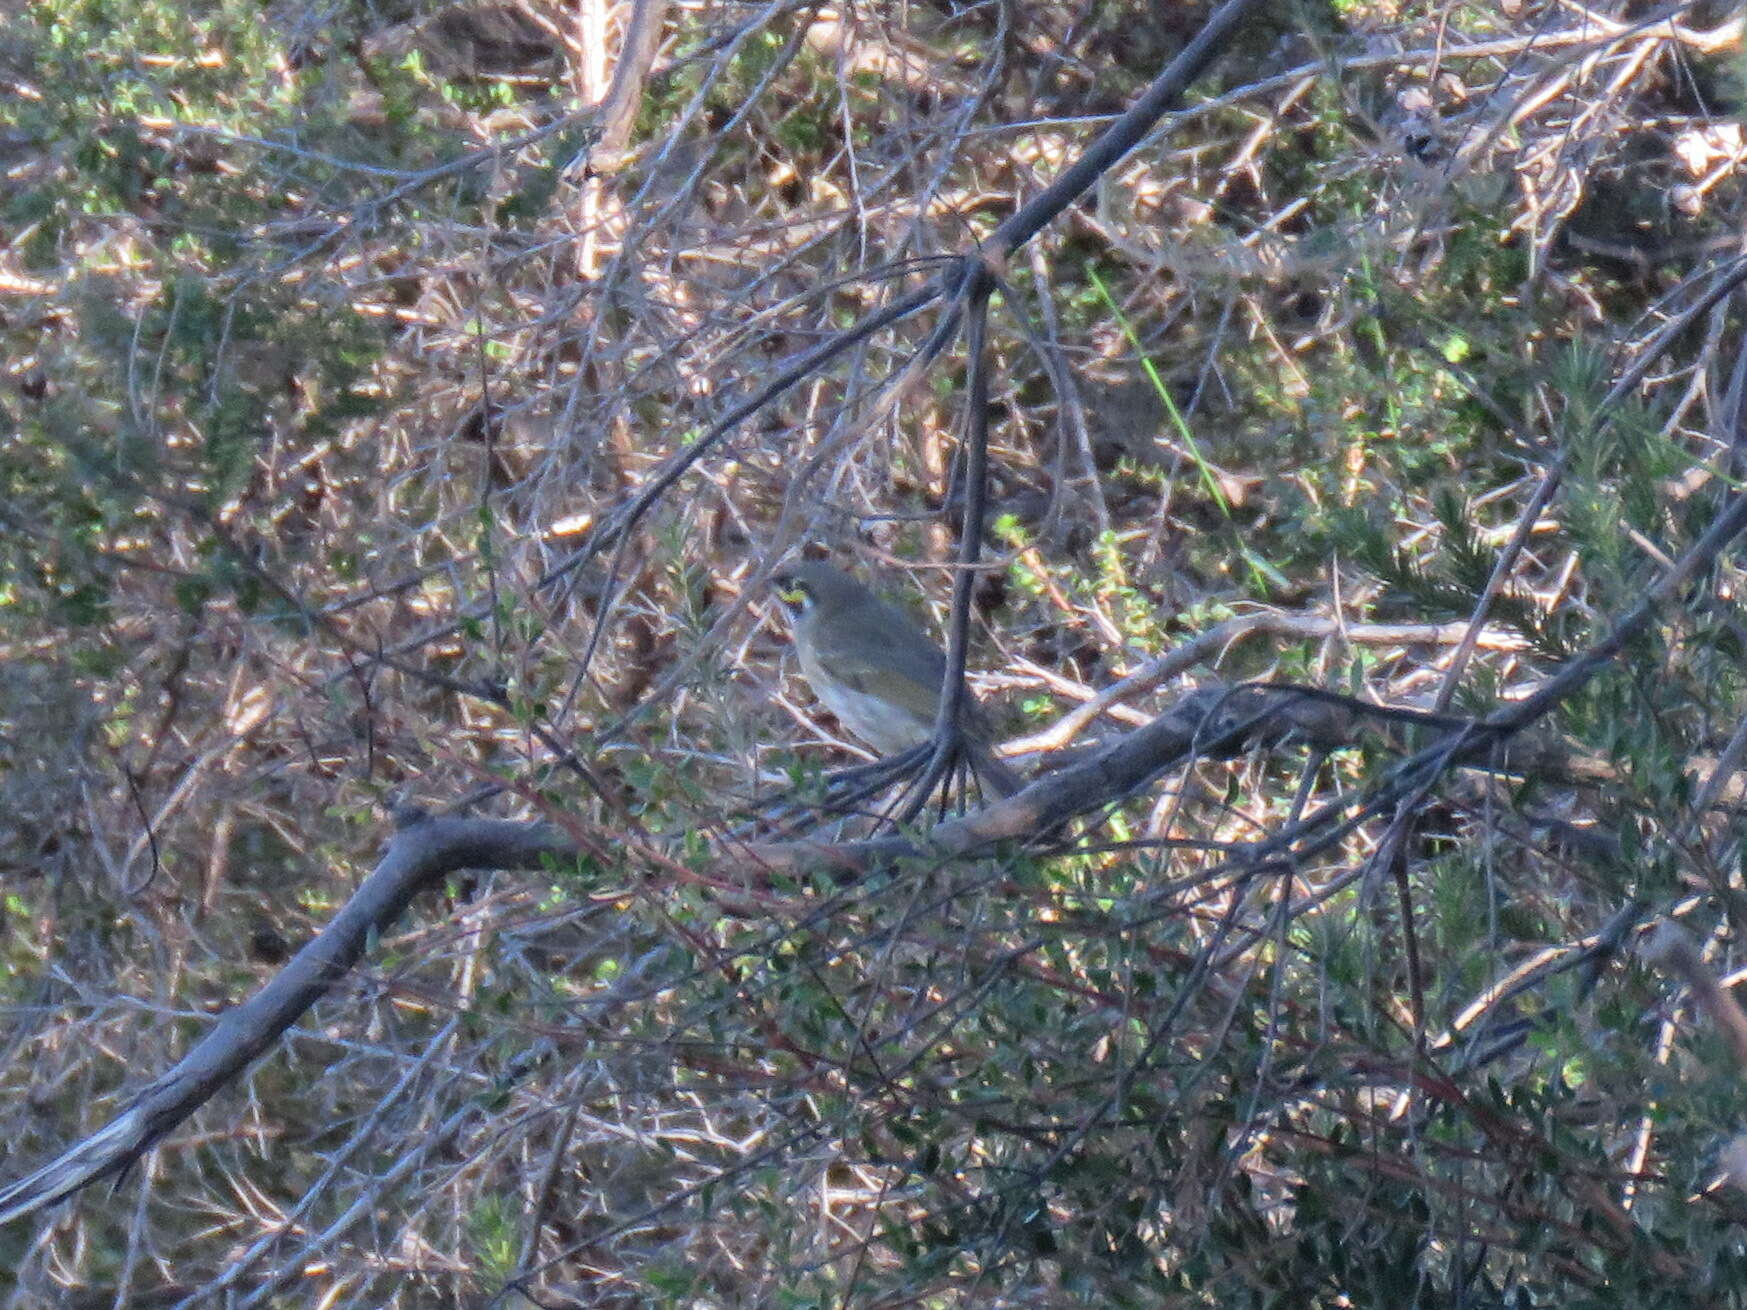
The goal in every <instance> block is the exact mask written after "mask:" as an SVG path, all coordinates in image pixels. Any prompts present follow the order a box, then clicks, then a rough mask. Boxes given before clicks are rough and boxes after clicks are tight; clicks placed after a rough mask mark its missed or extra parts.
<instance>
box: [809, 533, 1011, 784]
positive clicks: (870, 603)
mask: <svg viewBox="0 0 1747 1310" xmlns="http://www.w3.org/2000/svg"><path fill="white" fill-rule="evenodd" d="M774 582H775V586H776V594H777V598H778V599H779V600H781V601H782V603H783V606H784V608H785V609H786V610H787V611H788V615H789V623H790V626H791V627H792V628H793V630H794V634H795V653H796V654H797V655H798V656H799V657H800V661H801V672H802V673H803V674H804V675H805V676H806V679H807V685H808V686H810V687H811V688H812V689H813V694H814V695H815V696H817V697H818V698H819V699H820V700H821V701H823V702H824V704H825V707H826V708H827V709H829V710H830V711H831V712H832V713H833V714H835V715H836V716H837V718H838V721H839V722H840V723H842V724H843V726H844V727H846V728H848V729H849V731H851V732H852V733H854V734H855V735H856V736H857V737H860V738H861V739H862V740H863V741H865V742H866V743H867V744H868V745H869V746H872V747H873V748H874V749H875V750H876V751H878V752H880V754H882V755H896V754H898V753H900V752H902V751H906V750H909V749H910V748H911V747H913V746H919V745H921V744H922V743H923V742H925V741H927V740H929V738H930V737H932V736H933V735H934V717H935V714H936V713H937V711H938V709H939V706H940V688H941V685H942V684H943V683H944V682H945V681H946V656H945V655H944V654H942V653H941V650H940V648H939V647H938V646H936V645H935V644H934V643H933V642H932V641H930V640H929V639H928V637H927V635H926V634H924V633H923V631H922V629H921V628H919V627H917V626H916V623H915V622H914V620H912V619H911V618H910V616H909V615H907V614H905V613H904V612H903V611H902V610H900V609H898V608H897V607H896V606H893V605H888V604H887V603H886V602H885V601H883V600H881V599H880V598H879V597H878V596H876V595H874V593H873V592H872V591H871V590H869V589H868V588H867V587H864V586H863V585H862V584H861V583H859V582H857V581H856V580H855V579H854V578H852V577H850V576H849V575H848V574H845V573H840V572H839V571H838V570H836V569H834V568H832V567H831V566H830V565H829V564H823V563H817V562H814V561H810V560H802V561H799V562H797V563H793V564H790V565H788V566H786V567H785V568H784V569H783V570H782V571H781V572H779V573H778V574H777V575H776V578H775V579H774ZM959 729H960V732H961V733H962V735H963V739H964V746H965V750H966V752H967V754H968V755H969V757H970V763H971V767H972V768H973V769H975V770H976V772H977V776H978V777H979V778H981V779H982V781H983V783H984V784H985V785H986V786H987V787H988V788H989V789H990V790H992V791H994V792H996V793H997V794H999V795H1001V796H1011V795H1013V793H1014V792H1016V791H1018V790H1019V789H1020V788H1021V787H1023V786H1024V785H1025V782H1024V780H1023V779H1022V778H1020V777H1019V775H1018V774H1016V773H1014V772H1013V770H1012V769H1010V768H1008V767H1007V766H1006V765H1005V764H1003V763H1001V761H1000V760H998V759H996V758H995V757H994V755H992V754H991V753H990V751H989V744H988V743H989V727H988V722H987V720H986V719H985V718H984V716H983V713H982V708H981V707H980V706H979V705H978V704H977V703H976V701H974V700H972V699H971V698H970V695H969V693H968V691H967V693H966V696H965V699H964V701H963V702H962V707H961V715H960V722H959Z"/></svg>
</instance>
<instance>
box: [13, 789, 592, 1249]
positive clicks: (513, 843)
mask: <svg viewBox="0 0 1747 1310" xmlns="http://www.w3.org/2000/svg"><path fill="white" fill-rule="evenodd" d="M575 854H576V843H574V842H573V841H571V840H570V839H569V838H567V837H565V836H564V835H563V834H562V833H560V832H558V831H557V830H556V829H554V828H549V827H547V826H545V825H542V824H525V823H510V822H505V821H502V820H495V819H452V818H429V817H425V816H420V817H417V818H415V819H413V820H412V821H411V822H409V823H407V824H406V825H405V826H404V827H402V828H401V830H400V831H399V832H397V833H396V834H395V835H394V837H393V839H392V840H391V841H390V842H389V843H388V850H387V851H386V852H385V853H384V854H383V857H382V861H381V863H379V864H378V865H377V866H376V868H375V870H374V871H373V872H372V873H371V874H370V876H369V877H367V878H366V879H365V880H364V882H363V883H362V885H360V886H359V888H358V890H357V891H356V892H354V893H353V895H352V898H351V899H350V900H348V901H347V902H346V903H345V905H343V906H342V907H341V908H340V911H339V913H338V914H336V915H334V917H333V919H332V921H330V922H329V924H328V926H327V927H325V928H323V929H322V930H321V932H319V933H317V934H316V935H315V937H313V938H312V939H311V940H310V941H309V943H308V944H307V945H306V946H304V948H303V949H302V950H300V951H299V952H298V953H297V954H296V955H295V956H293V957H292V959H291V962H290V963H289V964H287V965H286V966H285V968H284V969H282V970H281V971H280V972H279V974H278V975H277V976H276V977H275V978H274V979H273V980H272V981H271V982H270V983H268V984H267V985H266V986H265V987H263V988H262V989H261V990H260V991H259V992H257V993H256V994H255V995H254V996H253V997H251V998H250V999H249V1000H247V1001H245V1002H243V1003H242V1004H241V1005H238V1006H236V1007H235V1008H233V1009H230V1010H227V1011H225V1013H224V1014H222V1015H220V1016H219V1018H218V1021H217V1022H216V1023H214V1024H213V1025H212V1029H211V1031H209V1032H208V1033H207V1034H206V1036H204V1037H202V1038H201V1039H200V1040H199V1041H198V1042H196V1043H195V1044H194V1049H192V1050H191V1051H189V1052H188V1054H187V1055H185V1056H183V1057H182V1059H181V1060H180V1061H178V1062H177V1064H176V1066H175V1067H174V1068H173V1069H171V1070H170V1071H169V1072H168V1073H166V1074H165V1075H164V1076H163V1077H161V1078H159V1079H158V1080H157V1081H156V1082H154V1083H152V1084H151V1085H150V1086H149V1087H147V1088H146V1089H145V1090H144V1091H142V1092H140V1093H139V1094H138V1095H137V1096H135V1097H134V1099H133V1101H132V1102H131V1103H130V1104H129V1106H128V1108H127V1109H126V1110H124V1111H123V1112H122V1113H121V1114H120V1115H119V1116H117V1117H116V1118H115V1119H114V1120H112V1121H111V1122H110V1123H109V1124H108V1125H107V1126H105V1127H104V1128H102V1129H100V1130H99V1131H98V1132H96V1133H95V1134H93V1135H92V1136H90V1137H88V1138H86V1139H85V1140H84V1141H82V1142H80V1143H79V1144H78V1145H77V1146H75V1147H73V1148H72V1149H71V1150H69V1151H66V1152H64V1153H63V1154H62V1155H61V1156H59V1157H58V1158H57V1159H55V1160H53V1161H51V1162H50V1163H49V1164H47V1165H44V1166H43V1167H42V1168H41V1169H38V1170H37V1171H36V1172H35V1173H33V1174H31V1175H30V1176H29V1177H27V1178H23V1179H20V1180H19V1181H18V1182H16V1183H13V1184H12V1185H11V1186H10V1187H7V1188H6V1189H5V1190H4V1191H0V1223H4V1222H5V1221H6V1220H8V1219H15V1218H17V1217H18V1216H20V1215H25V1214H29V1213H30V1212H31V1211H33V1210H37V1209H40V1208H41V1207H42V1206H45V1205H49V1204H51V1203H53V1202H55V1201H58V1200H60V1199H61V1198H62V1197H64V1196H68V1195H70V1194H71V1193H73V1192H76V1191H78V1190H79V1189H80V1188H82V1187H84V1186H86V1185H87V1184H90V1183H93V1182H96V1181H97V1180H98V1179H100V1178H105V1177H108V1176H110V1175H111V1174H116V1173H119V1172H120V1171H122V1170H123V1169H126V1168H127V1167H128V1165H130V1164H132V1163H133V1162H134V1161H135V1160H137V1159H139V1157H140V1156H141V1155H143V1154H144V1153H145V1152H146V1151H147V1150H149V1149H150V1148H151V1146H152V1145H153V1143H155V1142H157V1141H158V1140H159V1139H161V1138H162V1137H163V1136H164V1135H165V1134H166V1133H168V1132H169V1131H170V1130H171V1129H172V1128H174V1127H175V1126H176V1125H177V1124H179V1123H181V1122H182V1121H183V1120H184V1119H186V1118H187V1117H188V1116H189V1115H190V1114H192V1113H194V1111H195V1110H196V1109H198V1108H199V1107H200V1106H201V1105H202V1104H204V1103H205V1102H206V1101H207V1100H208V1099H210V1098H211V1097H212V1096H213V1094H214V1093H216V1092H217V1091H218V1090H219V1089H220V1088H221V1087H223V1086H224V1085H225V1084H226V1083H228V1082H230V1081H231V1080H232V1079H234V1078H235V1077H236V1076H237V1075H238V1074H240V1073H241V1072H242V1071H243V1069H244V1068H246V1067H247V1066H248V1065H249V1063H250V1062H251V1061H253V1060H254V1058H255V1057H256V1056H258V1055H260V1054H261V1053H262V1052H263V1051H265V1050H266V1049H267V1048H268V1047H269V1046H271V1045H272V1044H273V1043H274V1042H276V1041H278V1040H279V1037H280V1035H281V1034H283V1033H284V1032H285V1030H286V1029H287V1028H289V1027H291V1025H292V1024H294V1023H296V1022H297V1020H298V1018H299V1017H300V1016H301V1015H302V1014H303V1013H304V1012H305V1011H306V1010H308V1009H309V1007H310V1006H312V1005H314V1004H315V1003H316V1001H317V1000H319V999H320V998H321V996H322V995H323V993H325V992H326V991H327V990H328V988H330V987H332V986H333V985H334V983H336V982H338V981H339V980H340V979H341V978H343V977H344V976H345V975H346V973H347V971H348V970H350V969H351V967H352V966H353V965H354V964H356V963H357V962H358V959H359V957H360V956H362V955H363V953H364V948H365V945H366V943H368V942H369V941H370V940H371V939H372V938H373V937H375V936H378V935H380V934H381V933H382V932H383V931H384V930H385V929H386V928H387V927H388V926H389V925H390V924H392V923H393V922H394V921H395V920H396V919H398V918H399V917H400V914H401V912H402V911H403V910H405V909H406V907H407V906H408V905H409V904H410V903H411V902H412V900H413V898H414V897H415V896H417V895H418V894H419V893H420V892H421V891H423V890H425V889H426V888H427V887H432V886H435V885H436V884H437V883H439V882H440V881H441V880H442V879H443V878H445V877H446V876H447V875H449V874H451V873H454V872H455V871H456V870H458V869H535V868H539V867H540V866H541V864H542V863H544V862H545V861H547V860H548V859H569V858H572V857H574V856H575Z"/></svg>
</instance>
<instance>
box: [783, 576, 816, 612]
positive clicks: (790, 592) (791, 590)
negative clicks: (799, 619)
mask: <svg viewBox="0 0 1747 1310" xmlns="http://www.w3.org/2000/svg"><path fill="white" fill-rule="evenodd" d="M776 598H777V599H778V600H780V601H781V602H782V603H783V604H785V605H793V606H795V607H797V608H803V609H804V608H805V607H806V604H807V602H808V601H809V600H811V599H812V597H811V595H809V594H808V592H807V588H806V586H805V585H804V584H802V583H800V582H797V581H796V580H795V579H793V578H784V579H782V580H781V581H779V582H778V583H777V589H776Z"/></svg>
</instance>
